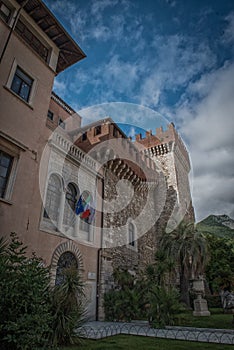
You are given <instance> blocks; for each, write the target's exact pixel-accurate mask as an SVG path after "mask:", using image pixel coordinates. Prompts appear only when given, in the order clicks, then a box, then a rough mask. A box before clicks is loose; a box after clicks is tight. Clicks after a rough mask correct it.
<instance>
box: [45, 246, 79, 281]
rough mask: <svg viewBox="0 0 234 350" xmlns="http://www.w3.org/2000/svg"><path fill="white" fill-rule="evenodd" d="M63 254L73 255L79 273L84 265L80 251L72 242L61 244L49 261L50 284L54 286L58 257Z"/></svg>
mask: <svg viewBox="0 0 234 350" xmlns="http://www.w3.org/2000/svg"><path fill="white" fill-rule="evenodd" d="M65 252H71V253H73V254H74V255H75V257H76V259H77V263H78V270H79V273H82V271H83V268H84V265H83V258H82V255H81V252H80V250H79V249H78V247H77V246H76V245H75V244H74V243H73V241H71V240H69V241H66V242H64V243H61V244H60V245H59V246H58V247H57V248H56V249H55V251H54V254H53V256H52V259H51V265H50V275H51V284H52V285H54V284H55V278H56V270H57V266H58V261H59V258H60V256H61V255H62V254H63V253H65Z"/></svg>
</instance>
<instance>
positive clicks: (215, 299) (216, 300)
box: [205, 295, 222, 308]
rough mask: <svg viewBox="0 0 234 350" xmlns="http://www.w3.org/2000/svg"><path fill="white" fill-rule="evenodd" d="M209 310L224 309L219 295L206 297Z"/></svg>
mask: <svg viewBox="0 0 234 350" xmlns="http://www.w3.org/2000/svg"><path fill="white" fill-rule="evenodd" d="M205 298H206V300H207V304H208V308H222V303H221V298H220V296H219V295H206V297H205Z"/></svg>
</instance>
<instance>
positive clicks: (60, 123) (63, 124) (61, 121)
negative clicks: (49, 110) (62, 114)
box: [58, 118, 65, 129]
mask: <svg viewBox="0 0 234 350" xmlns="http://www.w3.org/2000/svg"><path fill="white" fill-rule="evenodd" d="M58 125H59V126H60V127H61V128H63V129H65V123H64V121H63V120H62V118H59V122H58Z"/></svg>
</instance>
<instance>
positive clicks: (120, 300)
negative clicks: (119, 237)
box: [104, 253, 180, 327]
mask: <svg viewBox="0 0 234 350" xmlns="http://www.w3.org/2000/svg"><path fill="white" fill-rule="evenodd" d="M155 259H156V262H155V264H152V265H149V266H148V267H147V268H146V271H145V272H144V274H142V276H138V278H137V277H136V276H133V275H131V274H130V273H129V272H128V271H127V270H122V271H121V270H116V271H115V272H114V274H113V275H114V279H115V283H116V288H115V289H113V290H111V291H109V292H108V293H106V294H105V296H104V307H105V315H106V319H107V320H112V321H113V320H115V321H131V320H133V319H148V321H149V322H150V323H151V324H152V325H154V326H161V327H162V326H165V325H169V324H173V321H174V315H175V314H176V313H178V311H179V310H180V304H179V301H178V300H179V299H178V292H177V291H176V290H175V289H173V288H171V287H170V286H169V285H167V283H166V280H167V278H166V277H165V276H166V275H168V274H170V272H171V262H170V261H167V262H166V260H165V257H164V256H163V255H162V254H161V253H158V254H156V257H155ZM159 260H161V261H159Z"/></svg>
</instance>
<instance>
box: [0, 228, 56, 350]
mask: <svg viewBox="0 0 234 350" xmlns="http://www.w3.org/2000/svg"><path fill="white" fill-rule="evenodd" d="M1 243H2V241H1ZM0 250H1V254H0V314H1V321H0V341H1V344H2V347H3V349H24V350H27V349H38V348H41V347H43V346H44V345H45V344H47V341H48V335H49V333H50V332H51V328H50V324H51V320H52V315H51V313H50V302H49V289H48V286H49V274H48V270H47V269H46V268H44V267H43V264H42V261H41V259H39V258H37V257H36V256H35V255H33V256H32V257H31V258H27V257H26V255H25V251H26V247H24V246H23V244H22V242H20V241H18V239H17V237H16V235H15V234H12V241H11V243H10V244H9V246H8V247H7V246H6V245H5V246H3V245H1V249H0Z"/></svg>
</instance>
